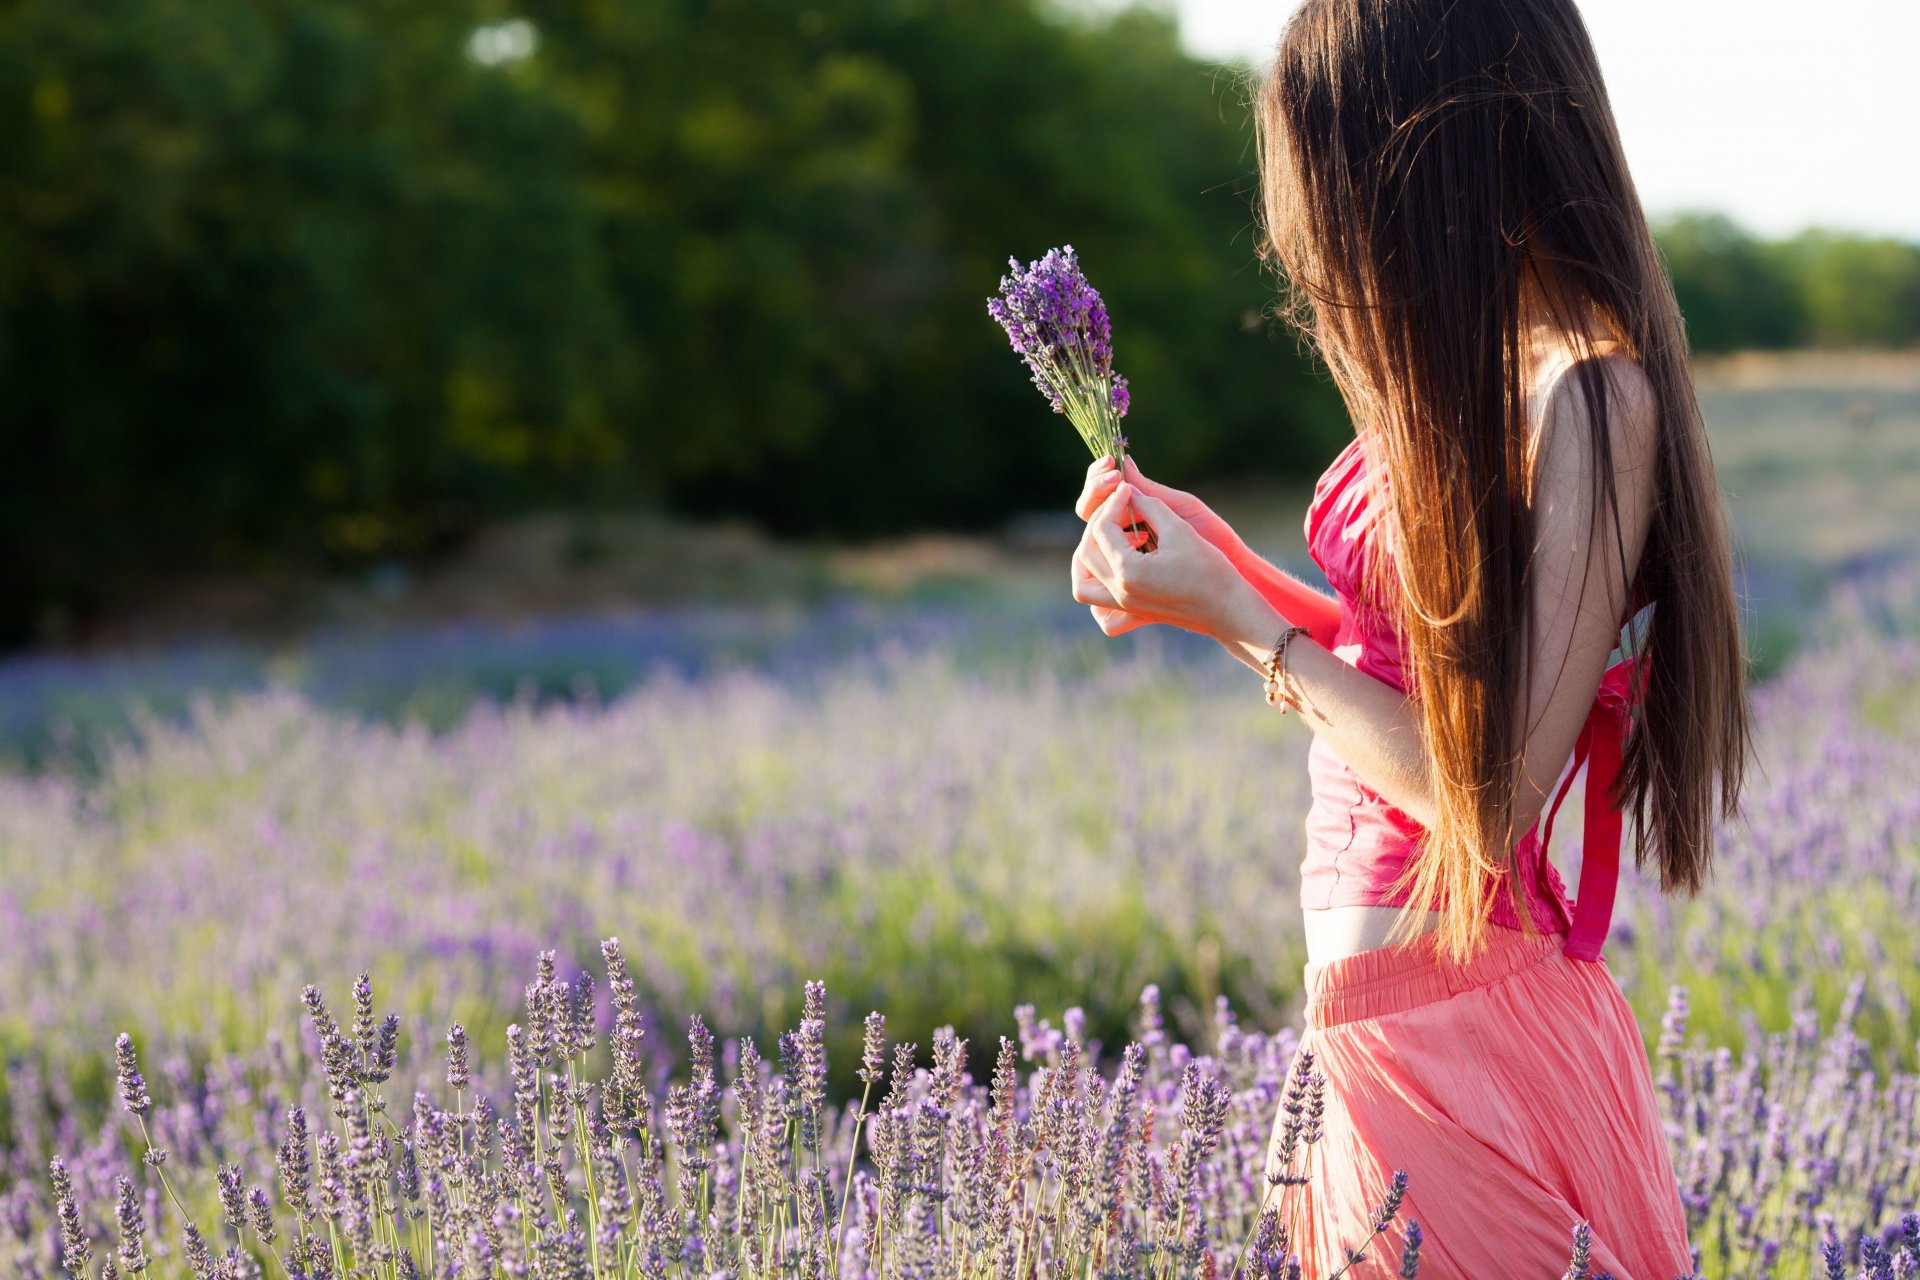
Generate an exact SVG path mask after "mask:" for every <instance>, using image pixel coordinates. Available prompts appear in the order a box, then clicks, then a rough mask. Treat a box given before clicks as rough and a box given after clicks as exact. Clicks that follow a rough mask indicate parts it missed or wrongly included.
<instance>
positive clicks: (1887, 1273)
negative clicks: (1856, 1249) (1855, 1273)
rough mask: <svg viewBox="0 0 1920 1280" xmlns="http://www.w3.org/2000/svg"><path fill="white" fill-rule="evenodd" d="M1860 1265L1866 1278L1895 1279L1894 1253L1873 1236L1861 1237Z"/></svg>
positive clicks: (1872, 1279) (1869, 1279)
mask: <svg viewBox="0 0 1920 1280" xmlns="http://www.w3.org/2000/svg"><path fill="white" fill-rule="evenodd" d="M1860 1267H1861V1274H1862V1275H1863V1276H1864V1277H1865V1278H1866V1280H1893V1255H1891V1254H1889V1253H1888V1252H1887V1249H1886V1246H1885V1245H1883V1244H1881V1243H1880V1241H1879V1240H1877V1239H1876V1238H1874V1237H1873V1236H1861V1237H1860Z"/></svg>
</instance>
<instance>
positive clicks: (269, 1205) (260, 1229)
mask: <svg viewBox="0 0 1920 1280" xmlns="http://www.w3.org/2000/svg"><path fill="white" fill-rule="evenodd" d="M247 1219H248V1221H250V1222H251V1223H252V1224H253V1232H254V1234H255V1235H257V1236H259V1237H260V1243H261V1244H264V1245H266V1246H267V1247H268V1248H272V1247H273V1237H274V1229H273V1202H272V1201H270V1200H268V1199H267V1193H266V1192H265V1191H264V1190H262V1189H261V1188H259V1187H255V1188H253V1190H251V1191H249V1192H248V1193H247Z"/></svg>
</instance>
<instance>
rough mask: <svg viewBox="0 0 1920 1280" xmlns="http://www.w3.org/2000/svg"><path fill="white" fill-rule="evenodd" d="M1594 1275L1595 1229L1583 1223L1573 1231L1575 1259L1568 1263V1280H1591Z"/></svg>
mask: <svg viewBox="0 0 1920 1280" xmlns="http://www.w3.org/2000/svg"><path fill="white" fill-rule="evenodd" d="M1592 1275H1593V1227H1592V1225H1591V1224H1589V1223H1585V1222H1582V1223H1580V1224H1579V1225H1578V1226H1576V1227H1575V1228H1574V1229H1573V1257H1572V1258H1571V1259H1570V1260H1569V1261H1568V1263H1567V1271H1566V1280H1589V1277H1591V1276H1592Z"/></svg>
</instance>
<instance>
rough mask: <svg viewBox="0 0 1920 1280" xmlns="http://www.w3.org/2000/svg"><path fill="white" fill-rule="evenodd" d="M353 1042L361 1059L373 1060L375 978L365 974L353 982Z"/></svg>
mask: <svg viewBox="0 0 1920 1280" xmlns="http://www.w3.org/2000/svg"><path fill="white" fill-rule="evenodd" d="M353 1042H354V1045H355V1047H356V1048H358V1049H359V1050H360V1055H361V1057H363V1058H365V1059H367V1060H368V1061H371V1060H372V1058H373V976H372V975H371V974H366V973H363V974H361V975H360V976H359V977H358V978H355V979H354V980H353Z"/></svg>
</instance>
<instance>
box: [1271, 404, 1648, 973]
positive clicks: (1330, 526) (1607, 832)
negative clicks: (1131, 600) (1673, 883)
mask: <svg viewBox="0 0 1920 1280" xmlns="http://www.w3.org/2000/svg"><path fill="white" fill-rule="evenodd" d="M1368 473H1369V466H1368V460H1367V457H1366V453H1365V449H1364V448H1363V444H1362V439H1361V438H1360V437H1357V436H1356V437H1355V439H1354V440H1353V442H1352V443H1351V444H1349V445H1348V446H1347V447H1346V448H1345V449H1343V450H1341V452H1340V454H1339V456H1337V457H1336V458H1335V459H1334V460H1333V463H1332V465H1331V466H1329V467H1328V468H1327V470H1326V473H1325V474H1324V475H1322V476H1321V477H1320V481H1319V483H1318V484H1317V485H1316V486H1315V488H1314V495H1313V502H1312V504H1311V505H1310V506H1309V507H1308V508H1307V520H1306V532H1307V549H1308V551H1309V553H1310V554H1311V555H1312V556H1313V558H1314V561H1315V562H1316V563H1317V564H1318V565H1319V566H1320V568H1321V569H1322V570H1323V571H1325V573H1326V575H1327V580H1328V582H1329V584H1330V585H1331V586H1332V587H1333V590H1334V592H1335V594H1336V595H1337V596H1338V597H1339V601H1340V628H1339V631H1338V633H1337V634H1336V635H1334V636H1333V637H1332V642H1331V643H1330V644H1328V645H1327V647H1328V648H1329V649H1330V650H1332V652H1333V654H1334V655H1335V656H1336V657H1338V658H1340V659H1341V660H1342V661H1344V662H1347V663H1349V664H1351V665H1352V666H1354V667H1356V668H1358V669H1359V670H1361V671H1364V672H1366V673H1367V674H1368V675H1371V676H1374V677H1376V678H1378V679H1380V680H1383V681H1385V682H1387V683H1388V684H1390V685H1392V686H1393V687H1394V688H1396V689H1399V690H1400V691H1401V692H1403V693H1404V692H1405V691H1406V687H1407V681H1406V671H1405V667H1404V665H1403V661H1402V654H1401V646H1400V643H1399V638H1398V636H1397V635H1396V634H1395V632H1394V629H1393V627H1392V625H1391V623H1390V622H1389V621H1388V620H1387V619H1386V617H1385V615H1384V614H1382V613H1381V611H1379V610H1378V609H1377V608H1372V607H1370V602H1369V601H1368V600H1366V599H1365V598H1363V594H1362V593H1363V592H1364V591H1365V589H1366V578H1365V575H1364V569H1365V563H1366V561H1365V558H1366V557H1367V556H1368V555H1370V554H1372V553H1373V552H1374V548H1375V542H1376V530H1378V529H1379V528H1380V527H1381V518H1382V515H1383V514H1384V512H1385V510H1386V501H1385V499H1386V494H1385V483H1384V482H1385V479H1386V477H1385V475H1384V474H1383V475H1382V476H1381V477H1380V479H1381V482H1382V483H1381V484H1380V485H1379V486H1375V485H1373V484H1370V483H1368V479H1369V474H1368ZM1387 554H1391V552H1390V551H1389V552H1387ZM1644 603H1645V599H1644V594H1643V593H1642V591H1641V590H1640V584H1639V580H1638V578H1637V576H1636V579H1635V584H1634V590H1633V591H1632V593H1631V599H1630V601H1629V604H1628V606H1627V618H1623V619H1622V620H1621V625H1623V626H1624V625H1625V624H1626V621H1627V619H1628V618H1631V617H1632V616H1633V614H1634V613H1635V612H1637V611H1638V610H1639V609H1640V607H1641V606H1642V605H1643V604H1644ZM1315 638H1316V639H1324V638H1323V637H1315ZM1635 665H1636V660H1634V659H1627V660H1624V661H1621V662H1618V663H1615V664H1614V665H1613V666H1612V667H1609V668H1608V669H1607V672H1606V675H1605V676H1604V677H1603V678H1602V680H1601V682H1600V689H1599V692H1598V694H1597V695H1596V696H1595V699H1594V704H1593V709H1592V710H1591V711H1590V712H1589V713H1588V716H1587V720H1586V724H1585V725H1584V726H1583V727H1582V729H1581V731H1580V737H1579V741H1578V742H1577V743H1576V744H1575V746H1574V750H1573V757H1572V764H1571V766H1570V767H1569V768H1567V770H1566V772H1565V775H1564V777H1563V779H1562V781H1561V783H1560V785H1559V787H1558V788H1556V791H1555V794H1554V796H1553V799H1552V802H1551V804H1550V805H1549V806H1548V808H1547V811H1546V819H1545V820H1546V832H1545V834H1544V835H1542V834H1541V832H1540V827H1539V824H1538V823H1536V824H1535V825H1534V826H1533V827H1532V828H1529V829H1528V831H1527V833H1526V835H1524V836H1522V837H1521V839H1520V842H1519V844H1517V845H1516V846H1515V848H1514V858H1513V867H1514V869H1515V871H1516V872H1517V873H1518V874H1520V875H1521V876H1522V885H1521V888H1522V892H1523V893H1524V894H1525V895H1526V898H1527V906H1528V914H1529V916H1530V917H1531V919H1532V921H1533V925H1534V928H1536V929H1538V930H1540V931H1542V932H1545V933H1554V934H1565V935H1567V942H1566V946H1565V950H1566V952H1567V954H1569V955H1571V956H1574V957H1575V958H1577V959H1585V960H1593V959H1597V958H1598V957H1599V954H1600V945H1601V943H1602V942H1604V941H1605V940H1606V935H1607V927H1608V924H1609V922H1610V920H1611V917H1612V914H1613V895H1614V887H1615V884H1616V882H1617V879H1618V874H1619V866H1620V836H1621V826H1622V824H1621V816H1620V814H1619V812H1618V811H1617V810H1615V809H1614V808H1613V807H1612V805H1611V804H1609V803H1608V799H1607V796H1608V791H1609V790H1610V789H1611V787H1612V785H1613V780H1614V778H1615V777H1616V776H1617V774H1618V773H1619V769H1620V756H1621V749H1622V745H1623V743H1624V742H1625V739H1626V734H1627V728H1628V725H1629V716H1630V712H1629V709H1628V708H1629V702H1630V699H1631V697H1632V695H1633V691H1634V674H1635ZM1583 761H1584V762H1585V763H1586V764H1587V793H1586V815H1585V816H1586V829H1585V840H1584V846H1583V852H1582V862H1581V872H1580V896H1579V898H1578V900H1577V901H1569V899H1568V897H1567V893H1566V887H1565V885H1564V884H1563V883H1562V881H1561V878H1560V873H1559V872H1558V871H1557V870H1555V868H1554V866H1553V863H1552V862H1551V861H1549V860H1548V858H1547V853H1546V842H1547V840H1549V839H1551V838H1552V834H1553V819H1554V814H1555V813H1556V812H1557V811H1558V810H1559V808H1560V802H1561V800H1562V799H1564V798H1565V797H1566V794H1567V791H1568V789H1569V788H1570V787H1571V785H1572V783H1573V779H1574V777H1575V775H1576V774H1577V773H1578V772H1579V769H1580V766H1581V764H1582V762H1583ZM1307 768H1308V775H1309V777H1310V778H1311V780H1312V786H1313V803H1312V806H1311V808H1310V809H1309V810H1308V812H1307V852H1306V857H1305V859H1304V860H1303V861H1302V863H1301V867H1300V901H1301V905H1302V906H1304V907H1306V908H1308V909H1316V908H1322V907H1347V906H1400V905H1403V904H1404V903H1405V902H1406V897H1407V895H1406V894H1405V893H1404V892H1403V893H1400V894H1392V893H1389V891H1388V886H1389V885H1391V884H1392V883H1393V881H1394V880H1395V879H1396V878H1397V877H1398V876H1399V875H1400V873H1401V871H1402V870H1404V869H1405V867H1406V865H1407V863H1408V861H1409V860H1410V859H1412V858H1414V857H1416V856H1418V851H1419V847H1420V843H1421V840H1422V838H1423V837H1424V835H1425V830H1426V829H1425V828H1424V827H1422V826H1421V825H1420V824H1419V823H1418V822H1416V821H1415V820H1414V819H1412V818H1411V817H1409V816H1407V814H1406V813H1405V812H1404V811H1402V810H1401V809H1399V808H1397V807H1395V806H1394V805H1393V804H1392V803H1390V802H1389V801H1388V800H1387V799H1386V798H1385V797H1383V796H1382V795H1381V794H1380V793H1379V792H1377V791H1375V790H1373V789H1372V788H1371V787H1369V786H1368V785H1367V784H1366V783H1365V782H1363V781H1361V780H1360V777H1359V775H1358V774H1356V773H1354V771H1353V770H1352V769H1351V768H1349V767H1348V766H1347V763H1346V762H1345V761H1344V760H1342V759H1341V758H1340V756H1339V754H1338V753H1337V752H1335V751H1334V749H1333V747H1332V746H1330V745H1329V744H1328V742H1327V740H1326V738H1325V737H1323V736H1320V735H1315V737H1314V740H1313V745H1312V748H1311V749H1310V751H1309V752H1308V756H1307ZM1489 914H1490V918H1491V919H1492V920H1493V922H1494V923H1496V924H1499V925H1503V926H1506V927H1507V928H1511V929H1518V928H1520V919H1519V916H1518V915H1517V914H1516V913H1515V911H1514V907H1513V903H1512V901H1511V899H1510V897H1509V895H1508V893H1507V890H1506V886H1504V885H1502V886H1500V887H1499V891H1498V892H1497V893H1496V894H1495V896H1494V902H1493V905H1492V907H1491V909H1490V913H1489Z"/></svg>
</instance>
